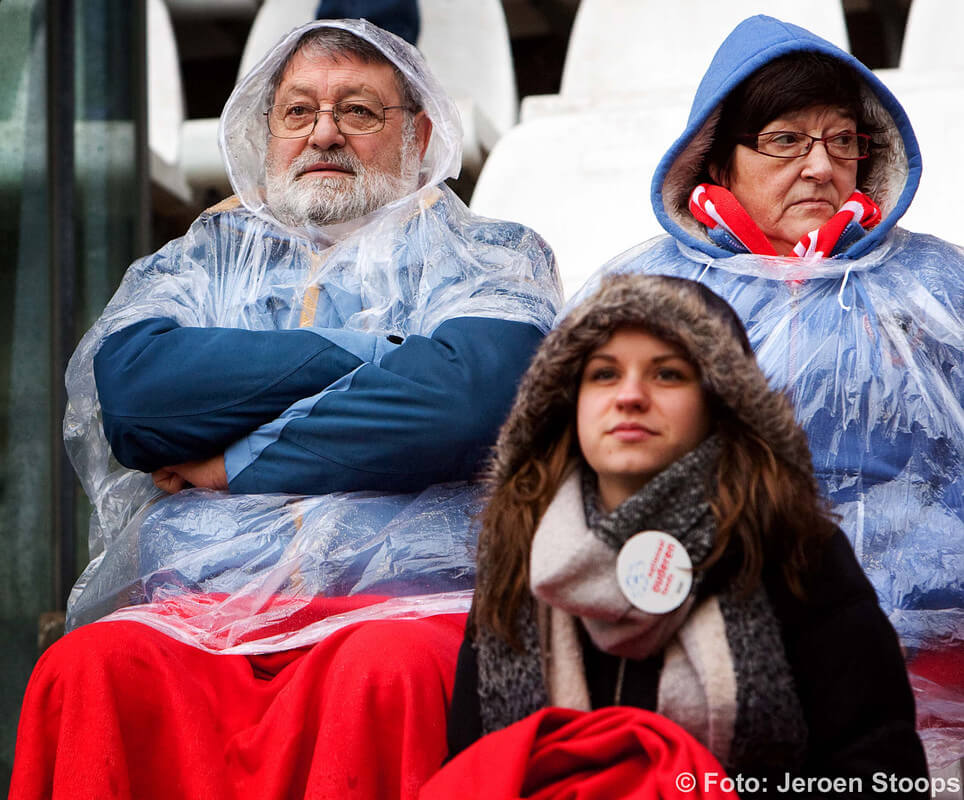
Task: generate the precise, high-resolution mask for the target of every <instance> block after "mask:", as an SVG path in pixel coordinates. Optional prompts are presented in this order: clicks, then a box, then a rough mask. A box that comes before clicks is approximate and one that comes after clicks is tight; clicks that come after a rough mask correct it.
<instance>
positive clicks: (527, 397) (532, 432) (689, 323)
mask: <svg viewBox="0 0 964 800" xmlns="http://www.w3.org/2000/svg"><path fill="white" fill-rule="evenodd" d="M707 295H709V296H710V297H711V298H712V293H711V292H710V291H709V290H708V289H706V288H705V287H704V286H702V285H700V284H698V283H696V282H695V281H690V280H686V279H683V278H672V277H666V276H657V275H637V274H616V275H611V276H608V277H606V278H604V279H603V281H602V283H601V285H600V287H599V289H598V290H597V291H596V292H595V293H594V294H592V295H591V296H590V297H589V298H588V299H586V300H585V301H583V302H582V303H580V304H579V305H577V306H576V307H575V308H573V309H572V310H571V311H570V312H569V313H568V315H567V316H566V317H565V318H563V319H562V320H561V321H559V322H558V325H557V327H556V328H555V329H554V330H552V331H551V332H550V333H549V335H548V336H547V337H546V338H545V340H544V341H543V343H542V345H541V347H540V348H539V350H538V352H537V353H536V356H535V358H534V359H533V361H532V364H531V365H530V367H529V369H528V371H527V372H526V374H525V375H524V376H523V379H522V382H521V384H520V387H519V391H518V393H517V395H516V399H515V403H514V405H513V407H512V411H511V412H510V414H509V417H508V419H507V420H506V422H505V424H504V425H503V427H502V430H501V432H500V434H499V440H498V443H497V445H496V449H495V455H494V459H493V462H492V465H491V469H490V473H489V478H490V481H491V482H492V485H493V486H498V485H501V484H502V483H504V482H505V481H507V480H508V478H509V477H510V476H511V475H512V474H513V473H514V472H515V471H516V470H517V469H518V468H519V466H520V465H521V464H522V463H523V462H524V461H525V460H526V459H527V458H529V457H530V456H539V455H545V454H547V453H548V452H549V450H550V448H551V447H552V446H553V445H554V444H555V442H557V441H558V440H559V438H560V436H561V435H562V432H563V431H564V430H565V428H566V425H567V424H569V423H570V422H572V421H574V420H575V416H576V399H577V396H578V387H579V380H580V375H581V373H582V369H583V365H584V364H585V362H586V359H587V358H588V356H589V354H590V353H591V352H592V351H594V350H595V349H597V348H598V347H601V346H602V345H604V344H605V343H606V342H607V341H608V340H609V338H610V337H611V336H612V334H613V333H614V332H615V331H616V330H617V329H618V328H621V327H627V326H633V327H641V328H644V329H646V330H648V331H650V332H652V333H653V334H654V335H656V336H659V337H661V338H664V339H666V340H668V341H671V342H674V343H676V344H678V345H679V346H681V347H682V348H683V349H684V350H685V351H686V352H687V354H688V355H689V357H690V358H691V359H692V361H693V362H694V363H695V364H697V365H698V366H699V369H700V374H701V377H702V381H703V385H704V386H705V387H706V388H707V389H708V390H709V391H710V392H711V393H712V394H713V395H715V396H716V397H717V398H718V399H719V400H720V401H721V402H722V403H723V404H724V405H726V406H727V407H728V408H729V409H731V410H732V411H733V413H734V414H735V415H736V416H737V418H739V419H740V420H741V421H743V422H744V423H746V424H747V425H748V426H749V427H750V428H751V429H752V430H754V431H755V432H756V433H757V434H758V435H759V436H760V437H761V438H762V439H763V440H764V441H766V442H767V443H768V444H769V445H770V447H771V448H772V449H773V451H774V453H775V454H776V455H777V457H778V458H780V459H781V460H783V461H785V462H786V463H787V464H789V465H790V466H791V467H793V468H795V469H796V470H799V472H800V473H801V474H802V475H804V476H807V477H808V479H809V480H810V481H813V480H814V479H813V466H812V462H811V458H810V449H809V446H808V444H807V438H806V435H805V434H804V432H803V431H802V430H801V428H800V426H799V425H798V424H797V422H796V419H795V418H794V413H793V406H792V405H791V403H790V400H789V399H788V398H787V396H786V395H785V394H784V393H782V392H778V391H774V390H773V389H771V388H770V385H769V383H768V382H767V379H766V376H765V375H764V374H763V372H762V371H761V370H760V367H759V366H758V365H757V361H756V357H755V356H754V355H753V352H752V350H751V349H750V347H749V344H748V343H747V342H746V341H745V339H744V338H743V337H742V336H741V335H740V333H741V329H740V328H737V327H735V324H734V323H733V322H731V321H730V320H729V319H727V318H726V316H724V315H723V314H721V312H720V309H719V308H716V309H714V308H711V307H710V306H709V305H708V304H707ZM723 302H724V301H722V300H720V303H723ZM724 305H725V304H724ZM732 319H733V321H734V322H735V321H736V320H738V318H737V317H736V315H735V314H733V316H732ZM737 324H738V323H737ZM815 485H816V484H815V483H814V486H815Z"/></svg>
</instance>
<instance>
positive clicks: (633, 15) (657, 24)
mask: <svg viewBox="0 0 964 800" xmlns="http://www.w3.org/2000/svg"><path fill="white" fill-rule="evenodd" d="M918 1H919V0H914V2H915V3H916V2H918ZM754 14H768V15H770V16H772V17H777V18H778V19H782V20H786V21H787V22H792V23H795V24H797V25H800V26H801V27H804V28H807V29H808V30H810V31H813V32H814V33H816V34H818V35H820V36H823V37H824V38H825V39H828V40H829V41H831V42H833V43H834V44H836V45H838V46H840V47H842V48H843V49H844V50H848V51H849V49H850V45H849V40H848V37H847V25H846V20H845V18H844V13H843V6H842V4H841V0H812V2H807V3H801V2H799V0H728V2H725V3H721V2H719V0H677V2H675V3H668V2H666V0H582V2H581V4H580V6H579V11H578V13H577V14H576V19H575V22H574V23H573V28H572V35H571V37H570V39H569V48H568V50H567V52H566V62H565V67H564V69H563V74H562V89H561V91H560V94H561V95H562V96H564V97H594V98H600V97H613V96H616V97H618V96H625V95H633V94H639V93H643V92H647V91H649V90H653V89H666V88H669V87H680V88H684V89H688V90H689V93H690V97H692V95H693V93H695V91H696V87H697V86H698V84H699V81H700V79H701V78H702V76H703V73H704V72H705V71H706V68H707V66H709V63H710V60H711V59H712V57H713V53H715V52H716V49H717V47H719V45H720V43H721V42H722V41H723V38H724V37H725V36H726V35H727V34H728V33H729V32H730V31H731V30H732V29H733V28H734V27H736V25H737V23H739V22H740V21H741V20H743V19H745V18H746V17H750V16H753V15H754Z"/></svg>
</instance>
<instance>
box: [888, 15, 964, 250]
mask: <svg viewBox="0 0 964 800" xmlns="http://www.w3.org/2000/svg"><path fill="white" fill-rule="evenodd" d="M914 2H917V0H914ZM876 74H877V76H878V77H879V78H880V79H881V80H882V81H883V82H884V83H886V84H887V86H888V87H890V90H891V91H892V92H893V93H894V94H895V95H896V96H897V99H898V100H899V101H900V103H901V105H902V106H903V107H904V110H905V111H906V112H907V116H908V118H909V119H910V122H911V125H913V127H914V132H915V133H916V134H917V139H918V142H919V143H920V150H921V158H922V161H923V164H924V169H923V172H922V174H921V182H920V188H919V189H918V190H917V195H916V196H915V197H914V200H913V202H912V203H911V204H910V208H908V209H907V213H906V214H905V215H904V216H903V218H902V219H901V221H900V225H901V226H902V227H904V228H907V229H908V230H911V231H917V232H919V233H932V234H934V235H935V236H940V237H941V238H942V239H946V240H947V241H949V242H954V243H955V244H958V245H964V227H962V226H961V219H960V209H959V204H958V203H957V202H956V198H957V196H958V194H959V192H960V187H961V186H962V185H964V160H962V159H961V152H960V150H961V141H964V71H961V70H907V69H904V68H901V69H896V70H877V71H876Z"/></svg>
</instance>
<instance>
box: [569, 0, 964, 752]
mask: <svg viewBox="0 0 964 800" xmlns="http://www.w3.org/2000/svg"><path fill="white" fill-rule="evenodd" d="M798 50H816V51H820V52H824V53H828V54H830V55H832V56H833V57H834V58H839V59H840V60H846V61H847V63H849V64H851V66H853V67H854V68H855V69H856V70H857V71H858V73H859V74H861V76H862V77H863V79H864V81H865V83H866V95H865V105H867V107H868V114H869V116H870V117H871V118H872V119H874V120H875V122H877V123H879V127H880V130H879V131H876V132H875V139H876V140H877V141H878V142H881V141H882V142H883V143H884V144H885V147H883V148H882V149H881V150H879V151H875V153H874V154H873V155H872V156H871V158H872V159H876V161H877V163H874V164H872V168H871V170H870V171H869V174H870V179H871V180H872V181H873V183H872V186H871V187H870V188H868V187H863V188H864V189H865V190H866V191H868V193H869V194H870V196H871V197H873V198H874V199H875V200H876V201H877V203H878V205H880V207H881V210H882V213H883V217H884V219H883V221H882V222H881V223H880V225H878V226H877V228H875V229H874V230H873V231H871V232H870V233H868V234H867V236H866V237H865V238H864V239H861V240H859V241H858V242H857V243H856V244H855V245H853V246H852V247H851V248H850V249H849V250H847V251H845V252H844V253H842V254H841V256H839V257H835V258H806V259H800V258H779V257H766V256H758V255H750V254H740V255H732V254H729V253H726V252H725V251H723V250H721V249H720V248H719V247H717V246H716V245H714V244H712V242H711V241H710V239H709V238H708V237H707V236H706V234H705V232H704V231H703V230H702V229H701V226H699V225H698V224H697V223H696V222H695V220H694V219H693V217H692V216H691V215H690V214H689V211H688V210H687V203H686V201H687V198H688V197H689V192H690V191H691V190H692V189H693V187H694V186H695V185H696V183H697V178H696V176H697V174H698V172H699V170H700V167H701V164H702V154H703V153H705V152H706V151H707V150H708V148H709V142H710V140H711V138H712V135H713V133H714V131H715V123H716V119H717V117H718V111H717V109H718V107H719V103H720V102H721V100H722V99H723V98H724V97H725V96H726V95H727V94H728V92H729V91H731V90H732V89H733V88H734V87H735V86H736V85H737V84H738V83H739V82H740V81H741V80H742V79H743V78H745V77H746V76H747V75H749V74H750V73H751V72H753V71H754V70H756V69H758V68H759V67H760V66H761V65H762V64H763V63H765V61H766V60H769V59H773V58H776V57H778V56H780V55H783V54H785V53H787V52H791V51H798ZM924 155H925V156H926V154H924ZM920 168H921V166H920V153H919V151H918V149H917V142H916V139H915V138H914V135H913V130H912V129H911V127H910V123H909V121H908V120H907V118H906V115H905V114H904V112H903V110H902V109H901V108H900V105H899V104H898V103H897V100H896V99H895V98H894V97H893V95H892V94H891V93H890V92H889V90H887V89H886V87H884V86H883V85H882V84H881V83H880V82H879V81H878V80H877V79H876V77H875V76H874V75H873V74H872V73H871V72H870V71H869V70H867V69H866V67H863V65H861V64H859V62H857V61H856V60H855V59H853V58H852V57H851V56H849V55H847V54H844V53H842V51H840V50H838V49H837V48H835V47H834V46H833V45H831V44H830V43H828V42H825V41H823V40H822V39H819V38H817V37H816V36H813V35H812V34H809V33H808V32H806V31H802V30H801V29H799V28H795V27H794V26H790V25H785V24H784V23H780V22H777V21H776V20H773V19H771V18H768V17H755V18H752V19H750V20H747V21H746V22H744V23H743V24H742V25H741V26H740V27H739V28H737V29H736V31H734V33H732V34H731V35H730V37H729V38H728V39H727V41H726V42H725V43H724V44H723V45H722V46H721V48H720V51H719V52H718V53H717V56H716V57H715V59H714V61H713V64H711V66H710V71H709V72H708V73H707V76H706V77H705V78H704V80H703V84H702V85H701V87H700V90H699V92H698V93H697V96H696V99H695V101H694V104H693V110H692V111H691V114H690V120H689V124H688V126H687V129H686V131H685V132H684V134H683V135H682V136H681V137H680V138H679V139H678V140H677V141H676V143H675V144H673V145H672V147H671V148H670V150H669V152H668V153H667V155H666V156H665V157H664V159H663V161H662V162H661V163H660V165H659V167H658V168H657V172H656V176H655V178H654V180H653V204H654V208H655V211H656V215H657V217H658V218H659V219H660V221H661V223H662V224H663V226H664V227H665V228H666V229H667V230H668V231H669V232H670V233H671V234H672V236H663V237H658V238H656V239H652V240H650V241H648V242H645V243H643V244H641V245H639V246H637V247H636V248H634V249H632V250H630V251H627V252H626V253H624V254H623V255H621V256H618V257H617V258H615V259H613V260H612V261H611V262H610V263H609V264H607V265H604V266H603V268H602V269H601V270H600V273H599V274H597V275H596V276H594V278H592V279H591V280H590V281H589V282H588V283H587V285H586V286H585V287H583V289H582V290H581V291H580V292H579V293H578V295H577V296H576V297H575V298H573V299H572V300H571V301H570V303H569V304H568V305H569V306H570V307H571V306H572V305H573V304H575V303H577V302H579V300H580V298H582V297H585V296H586V294H587V293H588V292H590V291H592V290H593V288H594V287H595V286H596V285H597V284H598V280H599V275H600V274H603V273H608V272H611V271H641V272H647V273H656V274H669V275H676V276H679V277H684V278H691V279H694V280H699V281H701V282H702V283H704V284H706V285H707V286H708V287H709V288H711V289H713V290H714V291H715V292H716V293H718V294H719V295H720V296H722V297H723V298H725V299H726V300H727V301H728V302H729V303H730V304H731V305H732V306H733V307H734V309H735V310H736V311H737V313H738V314H739V315H740V317H741V318H742V319H743V321H744V323H745V324H746V327H747V332H748V334H749V337H750V341H751V343H752V345H753V348H754V350H755V351H756V354H757V357H758V359H759V362H760V364H761V366H762V367H763V369H764V371H765V372H766V373H767V375H768V376H769V377H770V378H771V380H772V383H773V385H775V386H780V387H787V388H788V389H789V390H790V393H791V396H792V398H793V400H794V403H795V405H796V409H797V416H798V419H799V421H800V423H801V425H802V426H803V428H804V429H805V430H806V432H807V434H808V437H809V440H810V447H811V451H812V454H813V460H814V468H815V472H816V475H817V478H818V480H819V481H820V484H821V487H822V489H823V491H824V493H825V494H826V496H827V497H829V499H830V500H831V502H832V505H833V507H834V510H835V511H836V512H837V513H838V514H839V515H840V516H841V519H840V527H841V528H842V529H843V531H844V532H845V533H846V535H847V537H848V538H849V539H850V541H851V543H852V544H853V547H854V550H855V552H856V554H857V557H858V559H859V561H860V563H861V565H862V566H863V567H864V570H865V572H866V574H867V575H868V577H869V578H870V580H871V582H872V584H873V585H874V587H875V589H876V591H877V594H878V597H879V599H880V603H881V606H882V608H883V609H884V612H885V613H887V614H888V615H889V618H890V621H891V623H892V624H893V625H894V627H895V628H896V630H897V633H898V635H899V637H900V639H901V643H902V644H903V646H904V648H905V651H906V653H907V656H908V663H909V664H910V665H911V677H912V684H913V686H914V689H915V695H916V699H917V709H918V720H919V727H920V734H921V738H922V740H923V741H924V744H925V746H926V749H927V751H928V758H929V760H930V762H931V763H932V764H947V763H950V762H951V761H953V760H955V759H958V758H961V757H962V756H964V728H961V727H960V720H962V719H964V695H962V694H961V693H960V691H959V690H954V689H952V688H950V687H944V686H939V685H937V684H936V683H934V682H933V681H930V680H927V679H925V678H923V677H921V676H917V675H914V672H913V660H914V659H915V658H916V657H918V656H919V655H921V654H922V653H927V652H935V651H936V652H940V651H941V650H942V649H945V650H946V649H952V650H953V649H956V650H957V652H958V653H964V408H962V398H964V249H962V248H961V247H958V246H956V245H953V244H950V243H948V242H946V241H943V240H941V239H938V238H936V237H933V236H925V235H920V234H914V233H910V232H908V231H905V230H902V229H900V228H897V227H895V223H896V221H897V220H898V219H899V217H900V216H901V215H902V214H903V212H904V210H905V209H906V207H907V205H908V204H909V202H910V200H911V198H912V197H913V194H914V191H915V189H916V186H917V182H918V180H919V172H920ZM858 188H860V187H858ZM949 201H950V198H949Z"/></svg>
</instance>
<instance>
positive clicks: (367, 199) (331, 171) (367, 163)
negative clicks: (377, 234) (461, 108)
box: [265, 51, 431, 227]
mask: <svg viewBox="0 0 964 800" xmlns="http://www.w3.org/2000/svg"><path fill="white" fill-rule="evenodd" d="M345 100H369V101H372V100H374V101H378V102H379V103H381V104H382V105H383V106H397V105H401V104H402V98H401V95H400V93H399V90H398V84H397V82H396V80H395V73H394V70H393V69H392V68H391V67H390V66H389V65H388V64H366V63H365V62H364V61H361V60H360V59H358V58H356V57H354V56H352V55H350V54H345V55H344V56H341V57H340V58H339V59H338V60H337V61H334V60H331V59H330V58H326V57H323V56H315V57H313V56H310V55H306V54H305V53H304V52H303V51H299V52H297V53H295V55H294V56H293V58H292V59H291V62H290V63H289V64H288V67H287V69H286V70H285V73H284V75H283V77H282V79H281V83H280V84H279V86H278V90H277V91H276V92H275V96H274V101H273V102H274V103H275V104H291V103H299V104H304V105H306V106H309V107H311V108H321V109H330V108H331V107H332V106H333V105H334V104H335V103H338V102H342V101H345ZM430 131H431V123H430V122H429V120H428V117H427V116H426V115H425V113H424V112H419V113H418V114H417V115H415V117H414V119H412V118H411V115H410V113H409V112H407V111H405V110H404V109H399V108H395V109H389V110H387V111H386V112H385V127H384V128H382V129H381V130H380V131H378V132H376V133H370V134H365V135H362V136H358V135H354V136H345V135H344V134H342V133H341V132H340V131H339V130H338V128H337V127H336V126H335V122H334V119H333V118H332V115H331V114H319V115H318V122H317V124H316V125H315V129H314V130H313V131H312V132H311V134H310V135H309V136H306V137H303V138H300V139H282V138H278V137H276V136H269V137H268V152H267V157H266V160H265V171H266V188H267V202H268V206H269V207H270V208H271V210H272V211H273V212H274V213H275V215H276V216H278V218H279V219H280V220H281V221H282V222H285V223H286V224H289V225H292V226H296V227H298V226H302V225H304V224H307V223H313V224H316V225H324V224H330V223H335V222H345V221H347V220H350V219H354V218H356V217H360V216H363V215H365V214H368V213H371V212H372V211H374V210H375V209H376V208H379V207H381V206H383V205H385V204H387V203H390V202H392V201H393V200H396V199H398V198H399V197H403V196H404V195H406V194H408V193H410V192H412V191H414V190H415V189H416V188H417V184H418V170H419V165H420V163H421V159H422V155H423V154H424V152H425V148H426V147H427V145H428V137H429V133H430Z"/></svg>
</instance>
